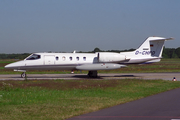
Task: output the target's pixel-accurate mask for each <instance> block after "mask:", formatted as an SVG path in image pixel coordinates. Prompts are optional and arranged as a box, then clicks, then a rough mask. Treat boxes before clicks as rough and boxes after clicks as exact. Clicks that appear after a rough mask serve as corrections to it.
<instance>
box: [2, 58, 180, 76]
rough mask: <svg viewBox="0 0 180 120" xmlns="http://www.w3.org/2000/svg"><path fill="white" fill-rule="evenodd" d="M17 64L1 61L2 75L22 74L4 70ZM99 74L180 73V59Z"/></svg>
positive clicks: (51, 72)
mask: <svg viewBox="0 0 180 120" xmlns="http://www.w3.org/2000/svg"><path fill="white" fill-rule="evenodd" d="M11 62H15V61H14V60H0V74H20V73H19V72H14V71H13V70H9V69H4V66H5V65H7V64H9V63H11ZM70 72H71V71H52V70H49V71H37V70H33V71H27V73H28V74H45V73H46V74H47V73H49V74H66V73H70ZM98 72H99V73H142V72H143V73H147V72H180V59H162V60H161V62H158V63H153V64H146V65H128V66H127V67H125V68H120V69H116V70H100V71H98ZM75 73H85V74H86V73H87V71H81V72H80V71H75Z"/></svg>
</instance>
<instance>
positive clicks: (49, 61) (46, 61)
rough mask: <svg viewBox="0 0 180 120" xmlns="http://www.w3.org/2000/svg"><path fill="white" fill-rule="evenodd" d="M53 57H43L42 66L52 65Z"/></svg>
mask: <svg viewBox="0 0 180 120" xmlns="http://www.w3.org/2000/svg"><path fill="white" fill-rule="evenodd" d="M54 64H55V56H54V55H45V56H44V65H54Z"/></svg>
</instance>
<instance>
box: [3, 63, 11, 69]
mask: <svg viewBox="0 0 180 120" xmlns="http://www.w3.org/2000/svg"><path fill="white" fill-rule="evenodd" d="M12 67H13V66H12V65H11V64H8V65H6V66H4V68H6V69H8V68H12Z"/></svg>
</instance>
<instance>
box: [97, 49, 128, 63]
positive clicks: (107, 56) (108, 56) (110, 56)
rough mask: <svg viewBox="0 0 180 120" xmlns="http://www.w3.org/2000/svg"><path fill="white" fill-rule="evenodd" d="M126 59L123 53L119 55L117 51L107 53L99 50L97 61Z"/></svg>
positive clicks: (115, 61)
mask: <svg viewBox="0 0 180 120" xmlns="http://www.w3.org/2000/svg"><path fill="white" fill-rule="evenodd" d="M124 60H126V56H125V55H121V54H119V53H109V52H99V53H98V61H99V62H114V63H117V62H120V61H124Z"/></svg>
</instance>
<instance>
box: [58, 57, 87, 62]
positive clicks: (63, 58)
mask: <svg viewBox="0 0 180 120" xmlns="http://www.w3.org/2000/svg"><path fill="white" fill-rule="evenodd" d="M79 59H80V58H79V57H76V60H77V61H79ZM56 60H57V61H58V60H59V57H56ZM62 60H63V61H65V60H66V57H65V56H63V57H62ZM69 60H70V61H72V60H73V57H69ZM83 60H84V61H86V57H83Z"/></svg>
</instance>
